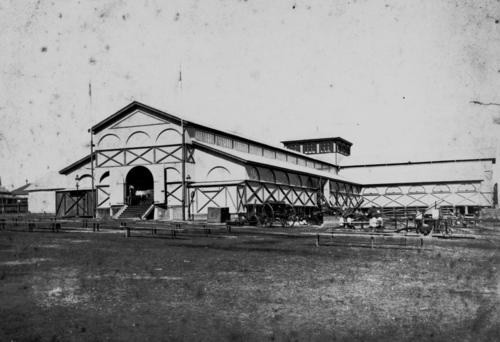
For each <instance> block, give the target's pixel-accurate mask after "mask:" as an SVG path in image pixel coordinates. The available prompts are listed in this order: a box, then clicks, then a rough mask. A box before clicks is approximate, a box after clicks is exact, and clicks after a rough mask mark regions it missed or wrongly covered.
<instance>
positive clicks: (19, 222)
mask: <svg viewBox="0 0 500 342" xmlns="http://www.w3.org/2000/svg"><path fill="white" fill-rule="evenodd" d="M0 230H8V231H24V232H44V231H45V232H47V231H48V232H52V233H60V232H77V231H80V232H81V231H88V232H90V231H92V232H101V231H105V230H110V231H111V230H112V231H117V232H121V233H122V234H123V235H124V236H125V237H126V238H130V237H132V235H134V236H145V235H147V236H151V237H161V238H170V239H179V238H196V237H207V238H208V237H218V236H219V237H220V236H228V235H233V236H234V235H246V236H250V235H251V236H257V235H262V236H267V237H272V238H284V239H305V240H308V241H310V242H311V244H313V245H316V246H317V247H320V246H344V247H368V248H406V249H408V248H423V246H424V241H430V240H429V237H427V238H423V237H422V236H420V235H417V234H414V235H411V234H409V235H408V234H406V235H401V234H395V233H394V232H356V233H354V232H353V233H350V232H338V231H333V230H332V231H331V232H325V233H314V232H293V231H292V232H286V231H273V230H269V229H258V228H255V227H240V226H232V225H230V224H206V223H188V222H165V221H132V220H96V219H59V218H55V217H40V216H38V217H37V216H32V217H29V216H27V217H19V216H10V217H0ZM454 237H457V238H460V237H459V236H454ZM461 238H473V237H470V236H461Z"/></svg>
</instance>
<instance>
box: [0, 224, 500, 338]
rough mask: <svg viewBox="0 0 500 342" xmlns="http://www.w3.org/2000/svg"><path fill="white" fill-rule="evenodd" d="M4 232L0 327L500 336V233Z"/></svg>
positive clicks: (48, 334) (197, 334)
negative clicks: (422, 242)
mask: <svg viewBox="0 0 500 342" xmlns="http://www.w3.org/2000/svg"><path fill="white" fill-rule="evenodd" d="M431 241H433V242H432V243H430V244H427V245H426V246H425V247H424V248H423V249H418V248H410V249H397V248H374V249H371V248H359V247H345V246H344V247H343V246H320V247H319V248H318V247H316V246H315V244H314V240H313V239H284V238H276V237H267V236H258V235H255V236H252V235H249V236H219V237H209V238H205V237H196V238H191V239H177V240H170V239H158V238H157V239H153V238H148V237H135V238H129V239H126V238H124V237H123V235H122V234H111V233H58V234H55V233H23V232H5V231H4V232H0V304H1V305H0V317H1V320H0V340H2V341H10V340H15V341H80V340H89V341H93V340H96V341H101V340H131V341H144V340H150V341H159V340H186V341H191V340H207V341H221V340H233V341H245V340H251V341H263V340H264V341H273V340H275V341H310V340H313V341H314V340H317V341H331V340H380V341H388V340H391V341H392V340H414V341H421V340H435V341H442V340H460V341H477V340H484V341H491V340H498V339H500V274H499V266H500V238H499V237H496V236H490V237H488V238H481V239H476V240H439V241H438V240H437V239H434V240H431Z"/></svg>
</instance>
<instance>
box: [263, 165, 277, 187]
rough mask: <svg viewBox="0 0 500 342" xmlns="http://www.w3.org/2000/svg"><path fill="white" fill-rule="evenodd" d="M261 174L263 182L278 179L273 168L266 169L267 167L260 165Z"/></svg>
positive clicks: (272, 181) (273, 181)
mask: <svg viewBox="0 0 500 342" xmlns="http://www.w3.org/2000/svg"><path fill="white" fill-rule="evenodd" d="M259 176H260V180H261V181H263V182H271V183H275V182H276V180H275V178H274V173H273V171H272V170H271V169H265V168H261V167H259Z"/></svg>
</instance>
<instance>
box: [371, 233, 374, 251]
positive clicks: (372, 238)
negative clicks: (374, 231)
mask: <svg viewBox="0 0 500 342" xmlns="http://www.w3.org/2000/svg"><path fill="white" fill-rule="evenodd" d="M373 240H374V237H373V235H371V236H370V245H371V248H373Z"/></svg>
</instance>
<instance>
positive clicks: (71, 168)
mask: <svg viewBox="0 0 500 342" xmlns="http://www.w3.org/2000/svg"><path fill="white" fill-rule="evenodd" d="M94 156H95V153H94ZM88 163H90V153H89V154H88V155H86V156H85V157H83V158H81V159H78V160H77V161H76V162H74V163H73V164H70V165H68V166H66V167H65V168H64V169H61V170H60V171H59V173H60V174H61V175H67V174H69V173H71V172H73V171H75V170H78V169H79V168H81V167H82V166H83V165H86V164H88Z"/></svg>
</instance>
